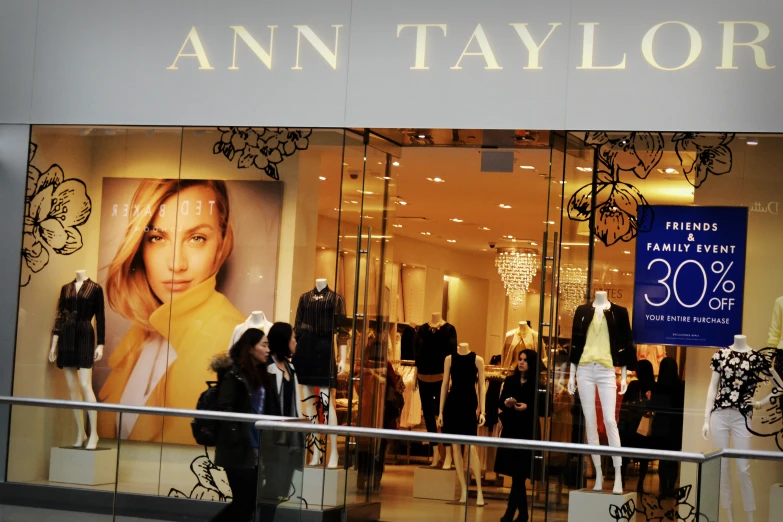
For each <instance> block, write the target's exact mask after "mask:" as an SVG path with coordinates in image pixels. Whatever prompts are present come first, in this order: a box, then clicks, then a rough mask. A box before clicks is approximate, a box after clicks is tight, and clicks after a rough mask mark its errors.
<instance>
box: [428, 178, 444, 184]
mask: <svg viewBox="0 0 783 522" xmlns="http://www.w3.org/2000/svg"><path fill="white" fill-rule="evenodd" d="M427 181H432V182H433V183H446V180H445V179H442V178H427Z"/></svg>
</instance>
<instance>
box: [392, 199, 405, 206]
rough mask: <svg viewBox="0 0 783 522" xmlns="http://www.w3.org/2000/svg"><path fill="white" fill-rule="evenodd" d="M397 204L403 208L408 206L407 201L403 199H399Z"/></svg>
mask: <svg viewBox="0 0 783 522" xmlns="http://www.w3.org/2000/svg"><path fill="white" fill-rule="evenodd" d="M395 203H397V204H398V205H403V206H404V205H407V204H408V202H407V201H403V200H401V199H398V200H397V201H395Z"/></svg>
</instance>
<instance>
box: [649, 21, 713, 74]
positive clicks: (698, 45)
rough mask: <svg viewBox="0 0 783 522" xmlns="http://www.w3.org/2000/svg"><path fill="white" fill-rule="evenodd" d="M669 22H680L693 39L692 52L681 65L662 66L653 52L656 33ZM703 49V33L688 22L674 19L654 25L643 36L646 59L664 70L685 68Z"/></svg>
mask: <svg viewBox="0 0 783 522" xmlns="http://www.w3.org/2000/svg"><path fill="white" fill-rule="evenodd" d="M668 24H678V25H681V26H683V27H684V28H685V29H687V30H688V36H690V39H691V49H690V53H689V54H688V58H687V59H686V60H685V62H683V64H682V65H680V66H679V67H662V66H661V65H659V64H658V62H657V61H656V60H655V54H654V52H653V44H654V43H655V35H656V34H657V33H658V29H660V28H661V27H663V26H664V25H668ZM701 49H702V41H701V35H700V34H699V31H697V30H696V28H695V27H693V26H692V25H689V24H686V23H685V22H676V21H672V22H663V23H660V24H658V25H656V26H654V27H653V28H652V29H650V30H649V31H647V34H646V35H644V38H642V54H643V55H644V59H645V60H647V62H648V63H649V64H650V65H652V66H653V67H655V68H657V69H661V70H663V71H679V70H680V69H685V68H686V67H688V66H689V65H691V64H692V63H693V62H695V61H696V59H697V58H698V57H699V55H700V54H701Z"/></svg>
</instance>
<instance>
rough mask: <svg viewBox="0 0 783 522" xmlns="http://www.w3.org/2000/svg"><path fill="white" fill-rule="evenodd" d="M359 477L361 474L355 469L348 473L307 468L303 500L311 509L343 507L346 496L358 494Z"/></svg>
mask: <svg viewBox="0 0 783 522" xmlns="http://www.w3.org/2000/svg"><path fill="white" fill-rule="evenodd" d="M346 477H347V479H348V482H347V483H346ZM358 477H359V472H358V471H356V470H355V469H349V470H347V471H346V470H344V469H343V468H338V469H331V468H326V469H324V468H320V467H319V468H314V467H310V466H307V467H305V469H304V476H303V478H302V498H303V499H304V500H305V501H307V503H308V504H309V505H310V507H320V506H321V505H324V506H342V505H344V504H345V497H346V494H352V493H356V481H357V479H358ZM346 485H347V487H348V489H347V491H346Z"/></svg>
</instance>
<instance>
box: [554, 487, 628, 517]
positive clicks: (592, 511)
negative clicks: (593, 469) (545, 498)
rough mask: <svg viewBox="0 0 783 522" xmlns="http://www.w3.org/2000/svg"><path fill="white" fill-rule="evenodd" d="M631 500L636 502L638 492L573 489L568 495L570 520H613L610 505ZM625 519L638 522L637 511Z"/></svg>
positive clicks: (620, 505) (622, 503)
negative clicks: (619, 492) (623, 492)
mask: <svg viewBox="0 0 783 522" xmlns="http://www.w3.org/2000/svg"><path fill="white" fill-rule="evenodd" d="M629 500H633V501H634V502H636V493H625V494H623V495H615V494H613V493H611V492H606V493H604V492H599V491H593V490H592V489H580V490H578V491H572V492H571V493H570V494H569V495H568V522H584V521H586V520H596V521H598V520H611V517H610V516H609V506H612V505H614V506H617V507H622V506H623V505H625V503H626V502H628V501H629ZM624 520H628V522H636V513H634V514H633V515H631V518H629V519H624Z"/></svg>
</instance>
